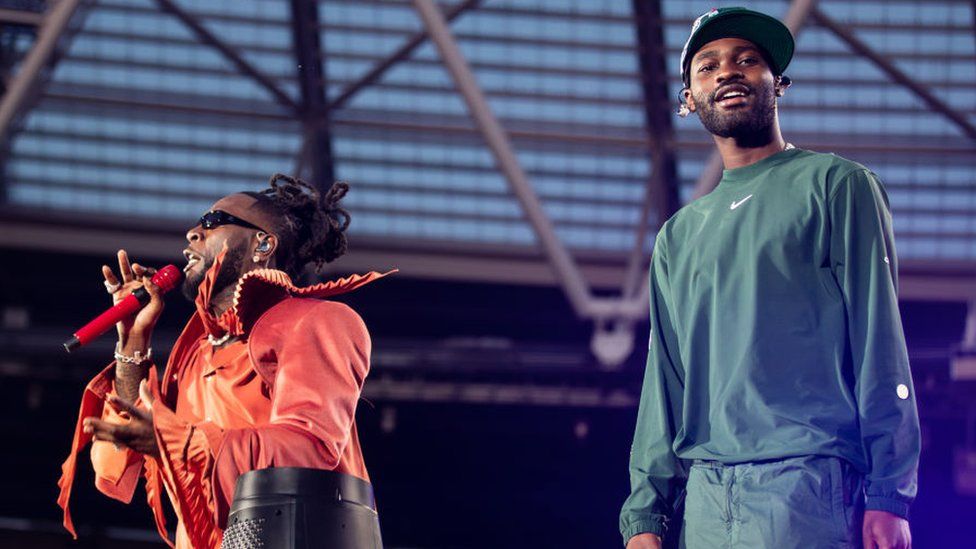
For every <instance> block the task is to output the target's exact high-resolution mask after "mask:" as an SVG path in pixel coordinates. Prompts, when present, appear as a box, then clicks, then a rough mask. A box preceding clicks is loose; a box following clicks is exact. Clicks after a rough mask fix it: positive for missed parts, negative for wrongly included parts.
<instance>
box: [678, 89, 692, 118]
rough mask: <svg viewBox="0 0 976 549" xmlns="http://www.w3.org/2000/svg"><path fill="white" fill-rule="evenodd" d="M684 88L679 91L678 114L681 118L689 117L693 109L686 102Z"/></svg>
mask: <svg viewBox="0 0 976 549" xmlns="http://www.w3.org/2000/svg"><path fill="white" fill-rule="evenodd" d="M683 92H684V90H681V91H680V92H678V112H677V114H678V116H680V117H681V118H685V117H687V116H688V115H689V114H691V109H689V108H688V103H685V96H684V93H683Z"/></svg>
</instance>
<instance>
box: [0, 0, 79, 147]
mask: <svg viewBox="0 0 976 549" xmlns="http://www.w3.org/2000/svg"><path fill="white" fill-rule="evenodd" d="M82 3H83V0H60V1H59V2H56V3H53V4H51V5H50V6H49V7H48V11H47V12H45V14H44V18H43V21H42V23H41V25H40V28H39V30H38V33H37V38H36V39H35V41H34V44H33V45H32V46H31V49H30V51H29V52H28V53H27V57H25V58H24V62H23V63H22V64H21V66H20V70H18V71H17V74H16V75H14V77H13V79H11V81H10V85H9V86H8V87H7V92H6V93H5V94H4V95H3V99H2V100H0V147H2V148H4V149H5V148H6V146H7V143H8V140H9V139H10V136H11V131H10V128H11V126H12V125H13V124H15V123H16V120H17V118H18V117H19V116H20V115H21V113H22V112H23V111H24V109H25V107H26V106H27V104H28V103H29V102H30V101H31V99H32V97H33V96H34V92H35V91H36V89H37V85H38V83H39V81H40V79H41V77H42V74H43V71H44V68H45V67H46V66H48V65H49V63H50V62H51V61H52V59H53V58H54V54H55V51H56V50H57V47H58V43H59V42H60V40H61V37H62V36H63V35H64V33H65V31H66V30H67V28H68V25H69V23H70V22H71V18H72V17H73V16H74V14H75V12H76V11H77V10H78V8H79V7H80V6H81V4H82Z"/></svg>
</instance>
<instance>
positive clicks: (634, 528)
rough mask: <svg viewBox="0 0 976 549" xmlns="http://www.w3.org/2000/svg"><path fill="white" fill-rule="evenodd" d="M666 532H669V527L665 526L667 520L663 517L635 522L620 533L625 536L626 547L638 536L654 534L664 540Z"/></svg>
mask: <svg viewBox="0 0 976 549" xmlns="http://www.w3.org/2000/svg"><path fill="white" fill-rule="evenodd" d="M665 530H667V527H666V526H665V519H664V518H663V517H662V518H657V517H653V518H648V519H641V520H635V521H634V522H631V523H630V524H628V525H627V527H625V528H624V529H623V530H621V532H620V533H621V534H623V537H624V545H627V542H628V541H630V538H632V537H634V536H636V535H638V534H654V535H656V536H658V537H662V538H663V537H664V531H665Z"/></svg>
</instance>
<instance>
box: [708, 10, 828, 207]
mask: <svg viewBox="0 0 976 549" xmlns="http://www.w3.org/2000/svg"><path fill="white" fill-rule="evenodd" d="M816 7H817V0H793V2H791V3H790V9H789V11H787V12H786V16H785V17H784V18H783V24H785V25H786V28H788V29H790V32H791V33H793V36H794V37H798V36H799V35H800V31H801V30H803V25H804V24H805V23H806V21H807V18H808V17H809V16H810V15H812V13H813V10H815V9H816ZM724 167H725V166H724V164H723V163H722V155H720V154H719V153H718V149H716V150H714V151H713V152H712V155H711V156H710V157H709V158H708V161H707V162H706V163H705V168H704V169H703V170H702V173H701V175H700V176H699V177H698V182H697V183H695V190H694V192H693V193H692V200H694V199H697V198H701V197H703V196H705V195H706V194H708V193H710V192H712V191H713V190H714V189H715V186H716V185H718V182H719V180H720V179H722V170H723V169H724Z"/></svg>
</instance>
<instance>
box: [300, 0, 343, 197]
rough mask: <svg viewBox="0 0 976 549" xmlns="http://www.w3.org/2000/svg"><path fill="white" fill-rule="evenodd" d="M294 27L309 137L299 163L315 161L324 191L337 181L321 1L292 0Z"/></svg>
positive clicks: (314, 179) (319, 185)
mask: <svg viewBox="0 0 976 549" xmlns="http://www.w3.org/2000/svg"><path fill="white" fill-rule="evenodd" d="M291 27H292V39H293V44H294V49H295V61H296V62H297V63H298V84H299V88H300V89H301V92H302V103H301V107H300V113H301V119H302V123H303V125H304V136H305V138H304V142H303V145H302V147H301V150H300V153H299V154H300V157H299V158H300V161H299V162H300V165H301V166H302V167H304V166H306V165H308V164H311V170H310V171H311V173H312V182H313V184H314V185H315V186H316V188H318V189H319V191H320V192H322V193H324V192H326V191H328V190H329V189H330V188H331V187H332V182H333V181H334V180H335V166H334V164H333V158H332V133H331V132H332V130H331V124H330V121H329V109H328V106H327V104H326V89H327V85H326V82H327V80H326V73H325V59H324V55H323V50H322V41H321V39H320V37H319V5H318V2H317V1H316V0H291ZM298 171H299V172H300V171H302V170H301V169H300V170H298Z"/></svg>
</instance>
